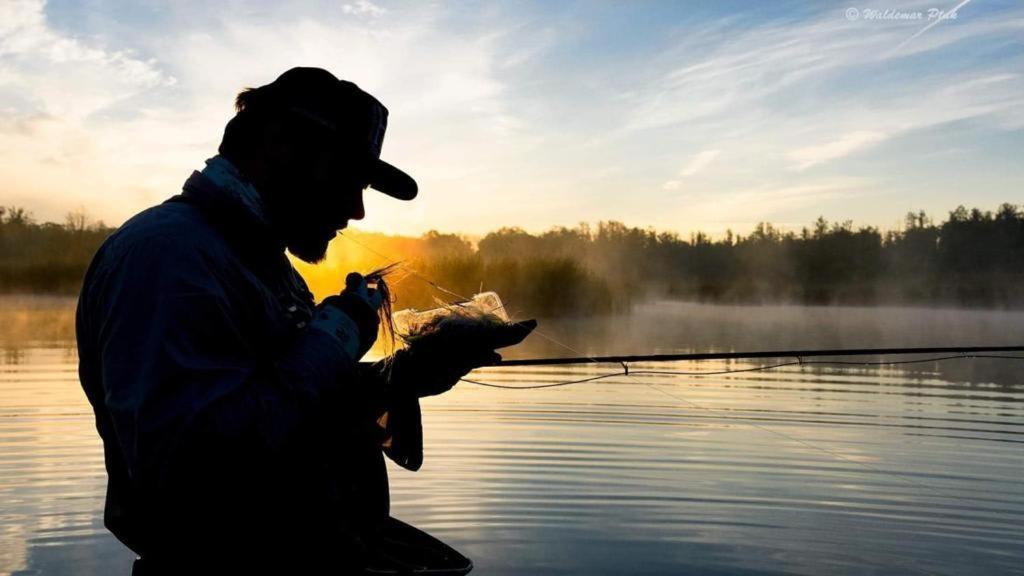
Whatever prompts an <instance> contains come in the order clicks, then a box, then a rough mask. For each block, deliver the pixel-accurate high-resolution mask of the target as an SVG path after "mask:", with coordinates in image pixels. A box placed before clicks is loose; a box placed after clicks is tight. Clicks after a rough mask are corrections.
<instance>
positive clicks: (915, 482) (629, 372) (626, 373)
mask: <svg viewBox="0 0 1024 576" xmlns="http://www.w3.org/2000/svg"><path fill="white" fill-rule="evenodd" d="M342 237H344V238H345V239H347V240H349V241H350V242H352V243H354V244H357V245H358V246H361V247H362V248H364V249H365V250H367V251H369V252H371V253H373V254H375V255H377V256H378V257H380V258H383V259H385V260H386V261H391V262H396V264H397V265H398V266H400V267H402V268H404V269H405V270H406V271H408V272H409V273H410V274H412V275H413V276H415V277H416V278H419V279H420V280H422V281H423V282H425V283H427V284H428V285H429V286H431V287H433V288H435V289H436V290H438V291H440V292H443V293H445V294H448V295H450V296H454V297H456V298H459V299H460V300H470V298H467V297H466V296H463V295H461V294H459V293H457V292H454V291H452V290H449V289H447V288H444V287H443V286H441V285H439V284H438V283H437V282H434V281H433V280H431V279H430V278H428V277H426V276H425V275H423V274H421V273H420V272H418V271H417V270H415V269H414V268H412V267H411V266H409V265H408V264H405V263H404V262H400V261H397V260H395V259H394V258H390V257H389V256H387V255H385V254H382V253H381V252H378V251H377V250H375V249H373V248H371V247H369V246H367V245H366V244H363V243H362V242H359V241H358V240H356V239H354V238H351V237H348V236H344V235H342ZM533 333H534V334H537V335H539V336H541V337H543V338H544V339H546V340H548V341H550V342H552V343H553V344H556V345H558V346H561V347H562V348H564V349H566V350H568V351H570V352H572V353H574V354H577V355H579V356H580V358H582V360H578V361H577V362H575V363H583V361H585V362H587V363H594V364H602V363H610V362H612V361H611V360H608V359H598V358H595V357H593V356H590V355H588V354H586V353H584V352H580V351H579V350H576V349H575V348H573V347H572V346H570V345H568V344H566V343H564V342H561V341H559V340H558V339H556V338H554V337H552V336H548V335H546V334H544V333H542V332H541V331H539V330H536V329H534V331H533ZM1003 348H1004V349H1006V348H1014V347H1003ZM990 350H993V349H990ZM822 352H824V351H817V354H816V355H822V354H821V353H822ZM830 352H836V353H835V355H837V356H838V355H842V353H841V351H830ZM861 352H863V351H861ZM776 357H784V355H779V356H776ZM791 357H793V358H796V360H795V361H793V362H783V363H781V364H774V365H770V366H760V367H754V368H743V369H733V370H722V371H715V372H682V371H671V370H630V369H629V364H628V363H627V362H626V361H618V362H616V363H618V364H620V365H621V366H622V371H621V372H614V373H608V374H600V375H597V376H592V377H590V378H583V379H580V380H572V381H566V382H555V383H552V384H539V385H532V386H506V385H501V384H494V383H489V382H481V381H478V380H468V379H465V378H463V379H462V381H463V382H468V383H470V384H475V385H477V386H487V387H491V388H504V389H511V388H515V389H523V390H526V389H537V388H553V387H556V386H569V385H571V384H582V383H585V382H593V381H596V380H602V379H605V378H612V377H615V376H624V377H627V378H628V377H631V376H636V375H642V374H672V375H688V376H710V375H715V374H719V375H720V374H735V373H739V372H759V371H765V370H773V369H777V368H782V367H785V366H803V365H805V364H819V365H823V364H842V365H850V364H856V365H861V366H881V365H897V364H914V363H921V362H940V361H945V360H952V359H955V358H999V359H1011V360H1024V357H1020V356H1000V355H994V354H990V355H982V354H970V355H957V356H946V357H938V358H929V359H915V360H902V361H876V362H852V361H845V362H844V361H838V360H837V361H829V360H810V361H807V360H804V359H803V358H802V357H800V356H796V355H791ZM567 360H577V359H567ZM558 363H565V364H568V363H570V362H558ZM640 383H641V384H644V385H645V386H647V387H649V388H651V389H652V390H655V391H657V392H659V393H661V394H664V395H665V396H668V397H669V398H672V399H674V400H676V401H678V402H683V403H685V404H688V405H690V406H692V407H694V408H696V409H699V410H704V411H706V412H711V413H719V412H722V411H720V410H717V409H715V408H710V407H708V406H704V405H701V404H698V403H696V402H694V401H692V400H690V399H688V398H684V397H681V396H677V395H675V394H671V393H669V392H667V391H665V390H663V389H661V388H659V387H657V386H655V385H653V384H651V383H650V382H644V381H641V382H640ZM730 416H731V415H728V414H725V413H723V416H721V417H722V418H723V419H730V418H729V417H730ZM741 423H742V424H747V425H748V426H751V427H752V428H755V429H758V430H762V431H764V432H768V433H769V434H773V435H776V436H779V437H781V438H785V439H787V440H790V441H792V442H795V443H797V444H800V445H802V446H805V447H807V448H811V449H812V450H817V451H819V452H822V453H824V454H827V455H829V456H831V457H833V458H835V459H837V460H840V461H843V462H846V463H849V464H852V465H854V466H859V467H861V468H864V469H865V470H869V471H871V472H875V473H877V474H881V475H883V476H890V477H893V478H895V479H897V480H900V481H902V482H904V483H906V484H909V485H912V486H915V487H918V488H924V489H926V490H929V491H931V492H935V493H937V494H940V495H943V496H946V497H949V496H950V494H948V493H944V491H943V490H941V489H939V488H936V487H934V486H931V485H929V484H926V483H923V482H921V481H919V480H916V479H914V478H912V477H909V476H906V475H904V474H901V473H899V472H891V471H888V470H882V469H881V468H877V467H875V466H871V465H869V464H867V463H866V462H861V461H859V460H854V459H852V458H847V457H846V456H843V455H842V454H839V453H838V452H835V451H833V450H829V449H827V448H824V447H822V446H817V445H815V444H812V443H810V442H807V441H806V440H802V439H800V438H796V437H794V436H791V435H789V434H786V433H785V432H780V431H778V430H775V429H772V428H768V427H767V426H763V425H761V424H758V423H756V422H750V421H741Z"/></svg>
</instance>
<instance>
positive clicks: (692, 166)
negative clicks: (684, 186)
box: [679, 150, 722, 177]
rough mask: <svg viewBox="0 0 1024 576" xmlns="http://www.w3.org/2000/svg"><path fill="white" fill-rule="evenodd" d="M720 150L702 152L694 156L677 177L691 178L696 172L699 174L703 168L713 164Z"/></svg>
mask: <svg viewBox="0 0 1024 576" xmlns="http://www.w3.org/2000/svg"><path fill="white" fill-rule="evenodd" d="M721 152H722V151H721V150H703V151H701V152H698V153H697V154H694V156H693V158H691V159H690V161H689V162H688V163H687V164H686V166H685V167H684V168H683V169H682V170H680V171H679V175H680V176H683V177H687V176H693V175H694V174H696V173H697V172H700V171H701V170H703V169H704V168H706V167H707V166H708V164H711V163H712V162H714V160H715V158H718V155H719V154H720V153H721Z"/></svg>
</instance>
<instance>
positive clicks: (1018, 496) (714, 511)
mask: <svg viewBox="0 0 1024 576" xmlns="http://www.w3.org/2000/svg"><path fill="white" fill-rule="evenodd" d="M9 304H10V303H9V302H7V304H6V305H7V308H6V309H5V310H6V311H3V312H2V313H3V314H6V315H7V316H5V317H7V318H13V317H18V318H22V320H21V321H20V322H21V324H20V325H21V328H19V329H18V330H17V331H13V332H12V331H11V330H9V329H8V331H7V332H5V333H4V335H3V336H4V337H3V338H0V340H2V344H0V346H2V348H3V350H4V355H3V356H0V358H2V360H0V574H3V573H13V574H62V573H74V574H117V573H123V574H127V573H128V570H129V567H130V563H131V559H132V554H131V553H130V551H128V550H126V549H125V548H124V547H123V546H121V545H120V544H119V543H118V542H117V541H116V540H114V539H113V537H111V536H110V535H109V534H107V533H106V532H105V531H104V529H103V527H102V503H103V491H104V488H105V482H106V477H105V473H104V470H103V460H102V450H101V445H100V442H99V439H98V437H97V436H96V433H95V429H94V425H93V420H92V413H91V410H90V408H89V406H88V403H87V402H86V400H85V397H84V395H83V394H82V392H81V390H80V388H79V384H78V381H77V373H76V371H75V369H76V362H77V358H76V357H75V354H74V349H73V334H69V333H67V332H66V331H65V332H64V333H61V332H60V331H59V330H58V331H57V332H56V333H54V332H52V331H50V332H47V331H45V330H44V331H40V330H39V326H40V324H41V323H43V322H58V323H59V318H61V317H62V316H61V314H68V313H69V310H70V309H71V308H70V306H72V305H73V304H71V303H70V301H68V302H66V303H65V304H64V305H63V308H62V306H61V305H57V304H55V303H54V302H53V301H52V300H48V301H46V305H45V306H44V305H42V304H40V303H35V304H32V303H31V302H29V303H26V302H21V303H19V304H18V305H17V306H14V307H13V308H12V306H10V305H9ZM0 308H3V307H2V306H0ZM34 308H38V309H39V310H36V311H33V309H34ZM61 310H64V311H63V312H61ZM33 327H35V328H33ZM540 329H541V330H542V331H543V332H544V334H545V335H547V336H549V337H550V338H552V339H554V340H557V341H559V342H562V343H565V344H567V345H568V346H570V347H571V348H572V349H573V350H569V349H566V348H564V347H562V346H560V345H558V344H555V343H553V342H551V341H549V340H546V339H544V338H543V337H540V336H531V337H530V338H529V339H528V340H527V341H526V342H525V343H524V344H523V345H522V346H521V347H518V348H515V349H510V350H507V351H506V354H505V355H506V357H510V358H511V357H539V356H572V355H579V354H580V353H582V354H587V355H605V354H645V353H669V352H690V351H693V352H703V351H747V350H759V349H784V348H841V347H897V346H956V345H1012V344H1020V343H1022V342H1024V312H1013V311H984V310H955V309H927V308H843V307H802V306H756V307H742V306H735V307H734V306H712V305H701V304H690V303H680V302H670V301H666V302H655V303H651V304H648V305H642V306H639V307H637V308H636V309H635V310H634V312H633V313H632V314H629V315H619V316H604V317H587V318H575V319H565V318H563V319H557V320H544V319H542V321H541V326H540ZM892 359H896V358H895V357H893V358H892ZM752 366H756V364H752V363H746V362H717V361H715V362H680V363H668V364H657V365H654V364H650V365H645V364H644V363H637V364H635V365H634V366H633V368H655V369H669V370H695V371H705V370H707V371H711V370H718V369H723V368H745V367H752ZM617 369H618V367H617V366H553V367H522V368H516V369H512V368H498V369H485V370H480V371H478V372H477V373H475V374H474V377H476V378H478V379H480V380H485V381H489V382H495V383H501V384H506V385H519V386H522V385H536V384H543V383H553V382H560V381H564V380H571V379H578V378H583V377H587V376H591V375H595V374H600V373H606V372H614V371H616V370H617ZM1022 373H1024V362H1020V361H1009V360H1006V361H998V360H982V359H976V360H951V361H948V362H928V363H924V364H914V365H905V366H893V367H883V368H877V367H808V366H804V367H799V366H797V367H787V368H783V369H778V370H773V371H767V372H750V373H740V374H729V375H717V376H704V377H683V376H669V375H636V376H628V377H623V376H617V377H614V378H608V379H606V380H601V381H598V382H593V383H588V384H580V385H573V386H567V387H561V388H549V389H541V390H520V391H516V390H511V391H510V390H497V389H488V388H481V387H475V386H472V385H468V384H460V385H459V386H457V387H456V388H455V389H454V390H453V391H452V392H450V393H448V394H446V395H443V396H440V397H435V398H429V399H426V400H424V402H423V406H424V426H425V444H426V458H425V462H424V466H423V469H422V470H421V471H420V472H417V473H410V472H407V471H403V470H399V469H397V468H396V467H392V468H391V470H390V472H391V479H392V500H393V503H392V512H393V514H394V515H395V516H396V517H398V518H401V519H403V520H405V521H408V522H411V523H413V524H415V525H417V526H419V527H421V528H423V529H425V530H427V531H429V532H431V533H433V534H435V535H437V536H439V537H441V538H442V539H444V540H445V541H447V542H449V543H450V544H452V545H453V546H455V547H456V548H457V549H459V550H460V551H462V552H464V553H466V554H467V555H469V556H470V557H472V558H473V560H474V562H475V564H476V566H477V570H476V572H474V573H480V574H499V575H502V574H510V575H511V574H583V573H585V574H680V573H701V574H784V573H785V574H825V573H829V574H867V573H872V574H925V573H927V574H995V573H1001V574H1005V573H1022V572H1024V571H1022V569H1021V566H1024V561H1022V552H1021V551H1022V550H1024V533H1022V531H1021V530H1020V526H1021V525H1022V523H1024V481H1022V480H1021V470H1024V386H1022V384H1024V382H1022V380H1024V378H1022V376H1021V375H1022Z"/></svg>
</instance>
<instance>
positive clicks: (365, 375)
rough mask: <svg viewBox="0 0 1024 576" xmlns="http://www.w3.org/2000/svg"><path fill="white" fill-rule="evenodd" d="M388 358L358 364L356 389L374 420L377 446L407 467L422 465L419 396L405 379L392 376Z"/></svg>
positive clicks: (414, 467)
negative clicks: (358, 371)
mask: <svg viewBox="0 0 1024 576" xmlns="http://www.w3.org/2000/svg"><path fill="white" fill-rule="evenodd" d="M390 360H391V359H389V358H388V359H384V360H380V361H377V362H374V363H372V364H370V363H363V364H360V381H361V383H362V384H361V386H360V389H361V390H362V391H363V395H364V396H365V399H364V400H362V404H363V405H365V406H369V407H371V410H372V416H373V418H374V419H375V421H376V427H377V432H378V437H379V438H380V445H381V449H382V450H383V451H384V454H386V455H387V456H388V458H390V459H391V460H392V461H393V462H395V463H396V464H398V465H399V466H401V467H403V468H405V469H407V470H413V471H415V470H419V469H420V467H421V466H422V465H423V420H422V415H421V412H420V400H419V397H417V396H416V394H415V393H414V392H413V387H412V386H410V385H408V383H407V382H404V381H400V380H399V379H397V378H393V376H394V374H393V372H392V370H391V366H390V365H389V361H390Z"/></svg>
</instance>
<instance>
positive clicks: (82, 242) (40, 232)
mask: <svg viewBox="0 0 1024 576" xmlns="http://www.w3.org/2000/svg"><path fill="white" fill-rule="evenodd" d="M111 232H113V229H112V228H108V227H106V226H104V225H103V223H102V222H90V221H89V219H88V217H87V216H86V215H85V214H84V213H82V212H72V213H69V214H68V215H67V217H66V218H65V219H64V223H63V224H57V223H54V222H44V223H41V224H39V223H36V222H35V221H34V220H33V219H32V217H31V216H30V215H29V213H28V212H26V211H25V210H24V209H23V208H17V207H10V208H4V207H0V292H5V293H12V292H18V293H42V294H62V293H76V292H77V291H78V288H79V287H80V286H81V283H82V277H83V276H84V275H85V269H86V267H87V266H88V265H89V261H90V260H91V259H92V256H93V254H95V252H96V249H97V248H99V246H100V243H102V242H103V240H104V239H105V238H106V237H107V236H108V235H110V233H111Z"/></svg>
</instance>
